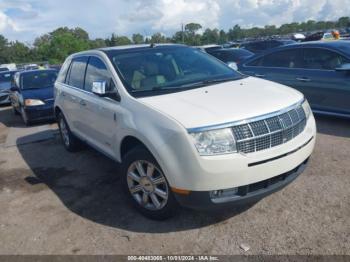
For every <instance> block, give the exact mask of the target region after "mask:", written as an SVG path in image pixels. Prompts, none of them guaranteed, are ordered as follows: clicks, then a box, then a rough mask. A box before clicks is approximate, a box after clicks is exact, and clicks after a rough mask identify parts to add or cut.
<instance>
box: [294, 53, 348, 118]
mask: <svg viewBox="0 0 350 262" xmlns="http://www.w3.org/2000/svg"><path fill="white" fill-rule="evenodd" d="M345 63H350V60H349V59H348V58H346V57H344V56H343V55H341V54H339V53H337V52H335V51H333V50H328V49H324V48H304V49H303V58H302V63H301V67H302V69H301V70H299V72H298V75H297V76H296V80H297V83H296V86H297V88H298V89H299V90H300V91H302V92H303V93H304V94H305V96H306V97H307V99H308V100H309V102H310V104H311V106H312V107H313V109H314V110H321V111H331V112H338V113H350V102H349V101H350V72H349V71H336V68H338V67H340V66H341V65H342V64H345Z"/></svg>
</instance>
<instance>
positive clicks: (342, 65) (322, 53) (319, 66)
mask: <svg viewBox="0 0 350 262" xmlns="http://www.w3.org/2000/svg"><path fill="white" fill-rule="evenodd" d="M238 70H239V71H240V72H242V73H244V74H246V75H251V76H255V77H260V78H264V79H267V80H271V81H274V82H278V83H281V84H284V85H287V86H290V87H293V88H295V89H297V90H299V91H300V92H302V93H303V94H304V95H305V97H306V98H307V99H308V101H309V103H310V105H311V108H312V109H313V111H314V112H315V113H319V114H326V115H334V116H340V117H346V118H349V117H350V42H348V41H329V42H321V41H320V42H307V43H300V44H293V45H288V46H283V47H280V48H276V49H274V50H271V51H269V52H267V53H264V54H262V55H256V56H254V57H252V58H250V59H248V60H246V61H244V62H243V63H241V64H239V65H238Z"/></svg>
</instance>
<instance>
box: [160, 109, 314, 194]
mask: <svg viewBox="0 0 350 262" xmlns="http://www.w3.org/2000/svg"><path fill="white" fill-rule="evenodd" d="M182 141H184V142H182ZM315 141H316V123H315V119H314V117H313V116H312V115H311V116H310V118H309V120H308V122H307V124H306V127H305V130H304V131H303V132H302V133H300V134H299V135H298V136H296V137H295V138H293V139H292V140H290V141H289V142H287V143H285V144H282V145H280V146H276V147H273V148H271V149H268V150H262V151H259V152H255V153H250V154H241V153H234V154H227V155H218V156H199V154H198V152H197V151H196V149H195V148H194V146H193V147H191V144H190V143H189V142H187V141H185V140H184V139H180V138H179V139H171V140H169V143H168V144H167V145H166V146H164V148H166V149H167V151H164V152H162V155H161V156H158V157H157V160H159V161H158V163H159V164H160V165H161V167H162V170H163V171H164V173H165V175H166V176H167V179H168V182H169V184H170V186H171V187H173V188H177V189H183V190H188V191H213V190H225V189H230V188H237V187H241V186H245V185H250V184H254V183H257V182H259V181H264V180H267V179H270V178H273V177H276V176H279V175H281V174H284V173H286V172H289V171H290V170H293V169H295V168H296V167H298V166H299V165H300V164H302V163H303V162H304V161H305V160H306V159H308V158H309V157H310V155H311V153H312V151H313V149H314V146H315ZM191 143H192V142H191ZM161 149H162V148H161ZM170 150H171V151H170ZM164 156H166V159H165V160H166V161H164Z"/></svg>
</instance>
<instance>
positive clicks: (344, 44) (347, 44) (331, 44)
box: [265, 40, 350, 54]
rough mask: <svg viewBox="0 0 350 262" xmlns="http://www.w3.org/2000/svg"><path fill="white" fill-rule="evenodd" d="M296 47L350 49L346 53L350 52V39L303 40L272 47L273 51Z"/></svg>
mask: <svg viewBox="0 0 350 262" xmlns="http://www.w3.org/2000/svg"><path fill="white" fill-rule="evenodd" d="M295 47H297V48H304V47H323V48H329V49H335V50H338V51H341V52H344V51H345V50H348V51H346V53H348V54H350V41H345V40H337V41H310V42H301V43H295V44H290V45H285V46H281V47H277V48H274V49H271V52H275V51H276V50H284V49H289V48H295ZM268 53H269V52H268ZM265 54H267V53H265Z"/></svg>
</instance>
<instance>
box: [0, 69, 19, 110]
mask: <svg viewBox="0 0 350 262" xmlns="http://www.w3.org/2000/svg"><path fill="white" fill-rule="evenodd" d="M15 73H17V71H4V72H0V105H5V104H9V103H10V89H11V85H12V81H13V76H14V75H15Z"/></svg>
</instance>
